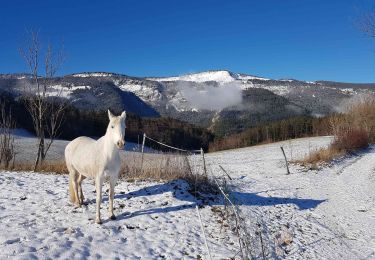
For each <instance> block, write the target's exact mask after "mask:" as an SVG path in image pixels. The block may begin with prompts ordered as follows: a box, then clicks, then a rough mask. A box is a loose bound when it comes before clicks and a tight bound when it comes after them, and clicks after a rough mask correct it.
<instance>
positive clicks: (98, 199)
mask: <svg viewBox="0 0 375 260" xmlns="http://www.w3.org/2000/svg"><path fill="white" fill-rule="evenodd" d="M102 185H103V178H102V176H100V175H98V177H96V180H95V187H96V219H95V222H96V223H97V224H102V220H101V219H100V203H101V202H102Z"/></svg>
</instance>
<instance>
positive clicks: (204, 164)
mask: <svg viewBox="0 0 375 260" xmlns="http://www.w3.org/2000/svg"><path fill="white" fill-rule="evenodd" d="M201 155H202V159H203V170H204V174H205V175H206V177H207V168H206V160H205V159H204V151H203V148H201Z"/></svg>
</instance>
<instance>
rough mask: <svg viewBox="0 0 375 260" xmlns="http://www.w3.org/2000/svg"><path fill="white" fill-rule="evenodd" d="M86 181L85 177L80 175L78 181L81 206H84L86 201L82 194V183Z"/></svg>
mask: <svg viewBox="0 0 375 260" xmlns="http://www.w3.org/2000/svg"><path fill="white" fill-rule="evenodd" d="M84 179H86V177H85V176H83V175H82V174H80V175H79V177H78V180H77V184H78V194H79V202H80V204H81V205H82V204H83V201H84V200H85V197H84V196H83V192H82V181H83V180H84Z"/></svg>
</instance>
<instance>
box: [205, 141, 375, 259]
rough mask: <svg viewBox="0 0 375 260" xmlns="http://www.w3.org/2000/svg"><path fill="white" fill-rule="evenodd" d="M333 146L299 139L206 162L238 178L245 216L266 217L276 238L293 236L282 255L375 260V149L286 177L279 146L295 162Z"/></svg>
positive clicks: (235, 183) (237, 188)
mask: <svg viewBox="0 0 375 260" xmlns="http://www.w3.org/2000/svg"><path fill="white" fill-rule="evenodd" d="M329 142H330V138H329V137H319V138H307V139H299V140H295V141H292V142H290V141H287V142H282V143H276V144H270V145H263V146H257V147H252V148H244V149H238V150H232V151H225V152H219V153H214V154H211V155H209V156H207V158H208V161H209V163H210V164H211V165H212V167H216V168H217V165H218V164H220V165H222V166H223V167H224V168H225V169H226V170H227V171H228V172H229V174H230V175H231V177H232V178H233V179H234V180H233V181H232V185H233V189H234V194H233V196H234V197H235V198H236V199H237V201H238V202H239V203H240V204H242V206H241V207H240V208H241V210H242V211H243V213H244V214H245V215H248V216H254V215H256V216H258V217H259V218H261V219H263V220H264V221H265V223H266V225H267V226H268V228H269V230H270V231H271V232H272V233H273V237H277V235H278V234H279V235H281V236H283V235H285V233H287V234H289V235H290V236H291V237H292V239H293V241H292V242H291V243H290V244H288V245H282V246H280V248H278V251H279V254H282V255H283V257H285V258H287V259H375V207H374V206H375V147H371V148H370V149H368V150H367V151H365V152H363V153H361V154H358V155H356V156H353V157H350V158H346V159H345V160H342V161H338V162H335V163H333V164H332V165H331V166H330V167H325V168H322V169H321V170H319V171H306V170H305V169H303V168H301V167H297V166H292V167H291V174H290V175H286V168H285V163H284V162H283V155H282V153H281V149H280V146H283V147H284V149H285V150H286V154H287V156H288V157H289V159H290V158H291V157H293V159H296V158H301V156H303V155H304V154H306V153H307V152H308V151H309V150H314V149H316V148H317V147H321V146H324V145H327V144H328V143H329ZM214 172H216V173H218V172H219V170H218V169H217V170H215V171H214ZM248 221H249V222H251V221H254V219H252V218H249V219H248ZM249 225H250V224H249ZM280 251H281V252H280Z"/></svg>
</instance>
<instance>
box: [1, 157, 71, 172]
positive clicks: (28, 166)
mask: <svg viewBox="0 0 375 260" xmlns="http://www.w3.org/2000/svg"><path fill="white" fill-rule="evenodd" d="M2 169H3V170H11V171H33V170H34V163H31V162H15V163H14V165H11V166H9V167H4V168H2ZM37 171H38V172H45V173H58V174H67V173H68V169H67V168H66V164H65V161H63V160H55V161H46V162H45V163H44V164H42V165H40V166H39V167H38V168H37Z"/></svg>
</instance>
